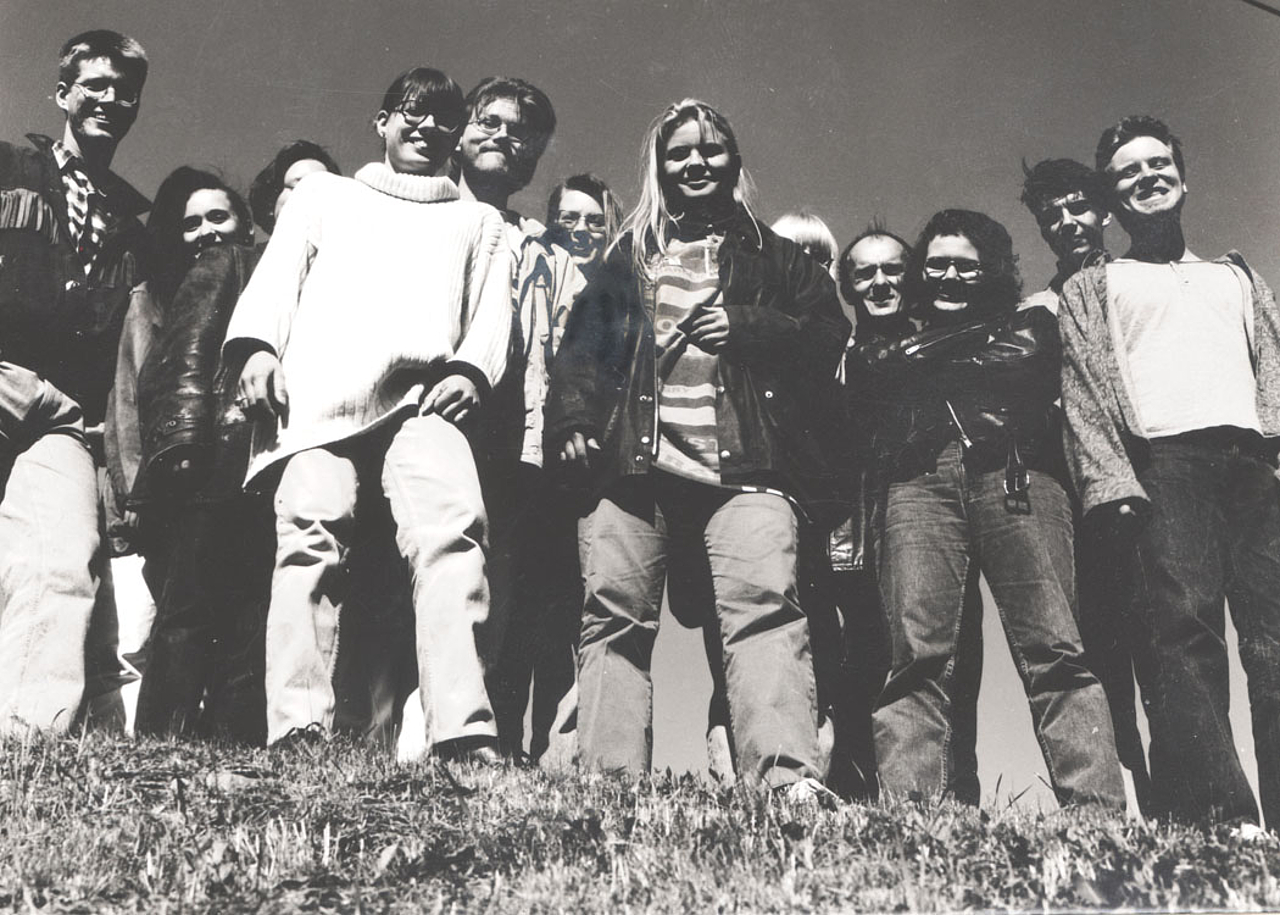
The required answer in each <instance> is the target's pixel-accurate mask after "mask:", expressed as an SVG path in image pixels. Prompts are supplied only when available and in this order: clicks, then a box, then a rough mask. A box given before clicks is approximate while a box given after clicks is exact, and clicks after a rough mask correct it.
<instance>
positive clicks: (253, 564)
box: [136, 495, 275, 745]
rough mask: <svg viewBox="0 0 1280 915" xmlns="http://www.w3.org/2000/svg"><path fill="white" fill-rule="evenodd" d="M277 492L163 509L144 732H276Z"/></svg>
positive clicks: (156, 523) (257, 738) (142, 699)
mask: <svg viewBox="0 0 1280 915" xmlns="http://www.w3.org/2000/svg"><path fill="white" fill-rule="evenodd" d="M274 520H275V519H274V514H273V512H272V509H271V502H270V500H269V499H267V498H265V497H260V496H250V495H245V496H238V497H233V498H230V499H227V500H225V501H219V502H207V503H196V504H182V505H175V506H172V507H164V508H157V509H154V510H153V511H152V513H151V515H150V516H149V517H148V518H147V520H146V522H145V523H146V529H147V532H148V533H147V535H146V536H147V543H148V545H149V548H148V549H147V551H146V558H147V568H146V572H145V574H146V576H147V578H148V583H149V584H150V585H151V588H152V593H153V595H154V596H155V599H156V617H155V622H154V623H153V625H152V629H151V639H150V647H149V657H148V662H147V669H146V673H145V675H144V676H143V678H142V687H141V690H140V692H139V694H138V714H137V724H136V730H137V732H138V733H139V734H203V735H209V736H218V737H224V738H228V739H232V740H237V741H241V742H244V743H251V744H259V745H260V744H263V743H264V742H265V741H266V702H265V693H264V687H263V671H264V665H265V660H264V647H263V644H264V643H263V637H264V634H265V631H266V610H267V603H268V600H269V598H270V594H271V568H272V562H273V558H274V556H275V525H274Z"/></svg>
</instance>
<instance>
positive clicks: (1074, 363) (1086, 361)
mask: <svg viewBox="0 0 1280 915" xmlns="http://www.w3.org/2000/svg"><path fill="white" fill-rule="evenodd" d="M1106 301H1107V292H1106V267H1105V266H1097V267H1090V268H1087V269H1085V270H1082V271H1080V272H1078V273H1077V274H1076V275H1075V276H1073V277H1072V278H1071V279H1070V280H1068V281H1067V283H1066V285H1065V286H1064V287H1063V290H1062V301H1061V306H1060V308H1059V311H1058V328H1059V332H1060V333H1061V337H1062V374H1061V384H1062V408H1063V415H1064V416H1065V418H1066V423H1065V424H1064V427H1063V444H1064V447H1065V450H1066V455H1067V468H1068V470H1069V471H1070V472H1071V477H1072V480H1073V482H1074V483H1075V487H1076V492H1077V493H1078V494H1079V496H1080V500H1081V503H1082V505H1083V507H1084V511H1085V512H1086V514H1088V513H1089V512H1092V511H1093V510H1094V509H1095V508H1099V507H1100V506H1103V505H1106V504H1108V503H1114V504H1116V505H1117V506H1118V505H1119V504H1120V503H1124V502H1126V501H1127V500H1137V501H1140V502H1144V503H1145V502H1147V501H1148V498H1147V494H1146V491H1145V490H1144V489H1143V488H1142V485H1141V484H1140V483H1139V482H1138V477H1137V474H1136V472H1135V471H1134V469H1133V464H1132V463H1131V461H1130V460H1129V455H1128V451H1127V449H1126V447H1125V440H1124V434H1125V433H1124V430H1125V428H1126V424H1125V419H1124V416H1123V415H1122V409H1121V406H1120V402H1119V399H1118V395H1117V387H1118V386H1120V385H1122V384H1123V382H1122V381H1121V379H1120V378H1119V366H1118V364H1117V362H1116V358H1115V354H1114V350H1113V348H1112V347H1113V346H1114V341H1113V340H1112V337H1111V329H1110V327H1109V326H1108V322H1107V315H1106ZM1129 504H1130V505H1132V504H1134V503H1133V502H1129ZM1116 510H1117V511H1118V507H1117V509H1116Z"/></svg>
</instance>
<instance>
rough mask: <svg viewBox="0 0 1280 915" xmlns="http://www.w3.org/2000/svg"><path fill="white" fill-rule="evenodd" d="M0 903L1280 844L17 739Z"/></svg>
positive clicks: (522, 890) (4, 791)
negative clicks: (797, 806) (793, 805)
mask: <svg viewBox="0 0 1280 915" xmlns="http://www.w3.org/2000/svg"><path fill="white" fill-rule="evenodd" d="M0 753H3V761H2V762H0V910H15V911H22V912H27V911H46V912H50V911H57V912H65V911H83V912H101V911H120V912H136V911H173V910H185V909H196V910H213V911H237V912H238V911H245V910H254V911H262V912H277V911H278V912H292V911H299V910H303V911H344V912H348V911H362V912H383V911H414V912H418V911H427V912H447V911H499V912H505V911H536V912H617V911H647V910H654V911H675V912H705V911H723V912H735V911H742V912H762V911H835V910H838V911H855V910H856V911H895V910H898V911H902V910H911V911H917V910H918V911H954V910H958V909H1000V910H1006V909H1014V910H1028V909H1035V910H1044V909H1049V910H1062V909H1081V908H1092V907H1099V906H1105V907H1122V908H1130V909H1161V910H1170V909H1172V910H1186V909H1192V908H1196V909H1232V910H1249V909H1252V910H1268V909H1271V910H1274V909H1276V908H1277V907H1280V886H1278V885H1277V882H1276V879H1275V878H1274V877H1273V876H1272V875H1273V873H1275V872H1277V870H1280V841H1277V840H1275V839H1272V838H1266V839H1263V840H1261V841H1254V842H1243V841H1241V840H1239V839H1238V838H1236V837H1234V836H1232V835H1230V834H1229V833H1228V832H1227V831H1226V830H1219V831H1217V832H1214V833H1207V834H1206V833H1202V832H1199V831H1195V830H1189V829H1179V828H1172V827H1157V826H1151V825H1142V824H1137V823H1133V822H1129V821H1125V820H1121V819H1117V818H1113V817H1107V816H1103V815H1101V814H1099V813H1097V812H1090V811H1067V812H1056V811H1055V812H1052V813H1032V812H1026V811H1019V810H1014V809H1007V810H1003V811H975V810H971V809H967V808H961V807H956V806H952V805H922V804H912V803H901V804H894V805H881V806H874V807H866V806H859V805H848V806H841V807H839V808H838V809H820V808H817V807H812V806H805V807H799V808H793V807H791V806H789V805H787V804H784V803H780V802H779V801H777V800H776V799H769V798H766V797H761V796H759V795H757V794H754V793H752V792H749V791H742V790H740V791H735V792H717V791H715V790H714V789H711V788H709V787H708V786H706V785H705V784H703V783H702V782H700V781H698V780H696V779H693V778H682V779H673V778H669V777H665V778H663V777H659V778H654V779H652V780H642V781H640V782H631V781H626V780H622V779H614V778H606V777H601V776H590V777H574V776H566V775H554V774H548V773H543V772H539V771H537V770H524V769H515V768H491V769H485V768H472V767H467V766H459V765H454V766H452V767H451V768H450V769H445V768H443V767H440V766H435V765H426V764H424V765H415V766H397V765H396V764H395V763H394V762H392V761H390V760H387V759H385V758H383V757H380V756H375V755H374V754H372V753H371V752H370V751H369V750H367V749H366V748H364V747H359V746H354V745H351V744H347V743H341V742H336V743H333V744H329V745H324V746H320V747H316V748H311V749H302V750H294V751H289V752H277V751H265V750H256V751H250V750H239V749H231V748H227V747H220V746H214V745H209V744H174V743H156V742H145V741H144V742H139V743H129V742H124V741H119V740H115V739H112V738H109V737H105V736H96V735H94V736H89V737H85V738H82V739H79V740H77V739H73V738H61V739H46V738H32V739H29V740H27V741H9V742H7V743H5V744H3V745H2V746H0Z"/></svg>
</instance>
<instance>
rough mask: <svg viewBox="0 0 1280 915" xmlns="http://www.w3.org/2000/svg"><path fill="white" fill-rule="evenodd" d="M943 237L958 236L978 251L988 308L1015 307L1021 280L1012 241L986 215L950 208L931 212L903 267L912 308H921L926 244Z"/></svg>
mask: <svg viewBox="0 0 1280 915" xmlns="http://www.w3.org/2000/svg"><path fill="white" fill-rule="evenodd" d="M943 235H962V236H964V237H965V238H967V239H969V241H970V242H971V243H972V244H973V246H974V247H975V248H977V249H978V260H979V261H980V262H981V263H982V269H983V273H984V275H985V277H986V280H987V283H986V286H987V289H988V292H989V295H990V298H989V299H988V301H989V303H990V307H991V308H992V309H993V310H996V311H1005V310H1008V309H1010V308H1013V307H1015V306H1016V305H1017V304H1018V301H1019V300H1020V299H1021V297H1022V277H1021V276H1019V274H1018V256H1017V255H1016V254H1014V253H1013V239H1012V238H1010V237H1009V232H1008V230H1007V229H1005V227H1004V226H1002V225H1001V224H1000V223H998V222H996V221H995V220H994V219H992V218H991V217H990V216H988V215H987V214H986V213H978V212H976V211H974V210H961V209H950V210H942V211H940V212H938V213H935V214H934V215H933V216H932V217H931V218H930V219H929V222H928V223H927V224H926V225H925V227H924V231H923V232H921V233H920V238H919V239H918V240H917V241H916V244H915V248H914V250H913V251H912V253H911V260H910V262H909V263H908V266H907V282H906V289H907V300H908V301H909V302H910V303H911V304H912V306H913V307H914V308H916V309H919V308H921V307H922V306H923V305H924V298H925V296H924V292H925V282H924V261H925V257H926V255H927V253H928V249H929V242H931V241H933V240H934V239H935V238H938V237H940V236H943Z"/></svg>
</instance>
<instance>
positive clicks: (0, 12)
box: [0, 0, 1280, 792]
mask: <svg viewBox="0 0 1280 915" xmlns="http://www.w3.org/2000/svg"><path fill="white" fill-rule="evenodd" d="M93 27H108V28H114V29H117V30H119V31H123V32H126V33H128V34H131V35H133V36H134V37H136V38H137V39H138V40H139V41H141V42H142V43H143V45H144V46H145V47H146V48H147V50H148V53H149V55H150V59H151V76H150V78H149V80H148V82H147V87H146V91H145V93H144V95H143V105H142V111H141V114H140V117H139V119H138V122H137V125H136V126H135V127H134V129H133V132H132V133H131V134H130V136H129V137H128V138H127V139H126V141H125V143H124V144H123V145H122V146H121V148H120V151H119V153H118V154H117V157H116V162H115V165H116V169H117V171H119V172H120V173H121V174H122V175H123V176H125V177H126V178H128V179H129V180H131V181H132V182H133V183H134V184H136V185H137V187H138V188H139V190H141V191H142V192H143V193H145V194H148V195H150V194H152V193H153V192H154V190H155V188H156V186H157V185H158V184H159V182H160V180H161V179H162V178H163V177H164V176H165V175H166V174H167V173H168V172H169V171H170V170H172V169H173V168H174V167H176V166H178V165H181V164H184V163H189V164H197V165H214V166H217V167H219V168H220V169H221V170H222V171H223V173H224V174H225V175H226V177H227V178H228V179H229V180H230V182H231V183H232V184H234V185H236V186H238V187H240V188H241V189H245V188H247V185H248V182H249V180H250V179H251V178H252V176H253V175H254V174H255V173H256V172H257V170H258V169H259V168H261V167H262V165H264V164H265V163H266V161H267V160H268V159H269V157H270V156H271V155H272V154H273V153H274V151H275V150H276V149H277V148H278V147H280V146H281V145H283V144H284V143H285V142H288V141H289V140H293V139H295V138H298V137H305V138H308V139H313V140H316V141H318V142H320V143H322V144H323V145H325V146H327V147H329V148H330V149H331V150H332V151H333V152H334V154H335V155H336V157H337V158H338V160H339V162H340V163H341V164H342V166H343V168H344V170H345V171H346V172H347V173H348V174H350V173H351V172H352V171H354V170H355V169H356V168H357V167H358V166H359V165H361V164H363V163H364V162H366V161H368V160H370V159H373V158H378V157H380V151H379V149H378V144H377V143H376V138H375V136H374V134H373V132H372V129H371V127H370V120H371V118H372V116H373V114H374V113H375V110H376V108H377V106H378V102H379V100H380V98H381V95H382V93H383V91H384V90H385V88H386V86H387V85H388V84H389V83H390V82H391V80H392V78H393V77H394V76H395V75H396V74H397V73H399V72H400V71H402V70H405V69H407V68H408V67H411V66H414V65H419V64H426V65H430V66H434V67H438V68H440V69H443V70H444V71H446V72H447V73H449V74H450V75H451V76H453V77H454V78H455V79H456V80H457V81H458V82H459V83H460V84H462V86H463V88H464V89H467V88H469V87H470V86H472V85H474V84H475V83H476V82H477V81H478V80H479V79H480V78H482V77H484V76H487V75H491V74H508V75H513V76H522V77H525V78H527V79H529V80H531V81H532V82H534V83H536V84H538V85H539V86H541V87H542V88H543V89H545V90H546V91H547V93H548V94H549V95H550V97H551V99H552V101H553V103H554V104H555V107H556V111H557V114H558V116H559V120H560V128H559V130H558V132H557V135H556V138H555V140H554V142H553V143H552V145H551V147H550V149H549V150H548V152H547V154H546V155H545V156H544V158H543V160H542V164H541V166H540V167H539V170H538V174H537V177H536V179H535V181H534V183H533V185H532V186H531V187H530V188H529V189H527V190H526V191H525V192H524V193H522V194H521V195H519V196H518V197H517V198H515V201H514V202H515V204H516V206H517V207H518V208H519V209H521V210H522V211H523V212H525V213H527V214H529V215H535V216H539V217H541V215H542V214H543V213H544V212H545V200H546V194H547V191H548V190H549V188H550V186H551V184H552V183H553V182H554V181H555V180H556V179H558V178H560V177H563V176H565V175H568V174H573V173H575V172H579V171H584V170H591V171H595V172H596V173H598V174H599V175H601V176H602V177H603V178H605V179H606V180H607V181H609V182H610V183H611V184H613V185H614V187H615V188H616V189H617V191H618V192H619V193H620V194H621V196H622V198H623V200H624V203H625V202H630V201H633V200H634V199H635V193H636V187H637V184H636V173H637V158H638V154H639V146H640V140H641V137H642V134H643V131H644V129H645V126H646V125H647V124H648V122H649V121H650V120H651V119H652V118H653V117H654V116H655V115H656V114H657V113H658V112H659V111H660V110H661V109H662V108H663V107H664V106H665V105H666V104H667V103H669V102H671V101H674V100H676V99H679V98H682V97H684V96H695V97H699V98H702V99H704V100H706V101H708V102H710V103H711V104H713V105H714V106H716V107H718V108H719V109H721V110H722V111H723V112H724V113H725V114H726V115H727V116H728V117H729V119H730V121H731V123H732V124H733V125H734V127H735V129H736V131H737V134H738V138H739V141H740V144H741V147H742V154H743V159H744V162H745V164H746V166H747V168H748V169H750V170H751V172H752V173H753V174H754V175H755V178H756V181H757V184H758V185H759V187H760V190H761V201H760V202H761V205H762V206H761V209H762V211H763V215H764V216H765V217H766V218H768V219H773V218H774V217H776V216H778V215H780V214H781V213H782V212H784V211H786V210H788V209H791V208H796V207H800V206H808V207H810V208H812V209H813V210H815V211H816V212H817V213H818V214H820V215H821V216H823V217H825V218H826V219H827V221H828V222H829V223H830V225H831V226H832V228H833V229H834V231H835V233H836V236H837V238H839V239H840V240H841V241H842V242H843V241H845V240H847V239H848V238H850V237H851V236H852V235H853V234H854V233H856V232H857V231H858V230H860V229H861V228H862V227H863V226H864V225H865V224H866V223H867V222H868V221H869V220H870V219H871V218H872V217H875V216H880V217H882V218H884V219H885V220H886V221H887V223H888V224H889V226H890V227H891V228H893V229H895V230H897V231H898V232H900V233H901V234H903V235H906V236H908V237H912V236H914V235H915V234H916V233H917V232H918V231H919V230H920V228H921V227H922V226H923V224H924V222H925V221H926V220H927V218H928V217H929V215H930V214H932V213H933V212H935V211H936V210H938V209H941V208H943V207H948V206H964V207H969V208H973V209H978V210H983V211H985V212H987V213H989V214H991V215H992V216H994V217H995V218H997V219H999V220H1000V221H1002V222H1003V223H1005V225H1006V226H1008V228H1009V230H1010V231H1011V233H1012V234H1013V237H1014V241H1015V246H1016V247H1017V249H1018V251H1019V252H1020V254H1021V258H1022V260H1021V263H1022V268H1023V273H1024V280H1025V283H1026V288H1027V289H1028V290H1033V289H1036V288H1040V287H1041V286H1043V284H1044V283H1045V281H1046V280H1047V279H1048V277H1049V275H1050V274H1051V273H1052V258H1051V257H1050V255H1049V254H1048V252H1047V250H1046V249H1045V248H1044V246H1043V244H1042V243H1041V241H1040V238H1039V236H1038V234H1037V233H1036V229H1035V223H1034V221H1033V220H1032V219H1031V217H1030V215H1029V214H1027V213H1026V212H1025V211H1024V210H1023V209H1022V207H1021V205H1020V204H1019V203H1018V192H1019V188H1020V183H1021V172H1020V170H1019V161H1020V160H1021V159H1022V158H1026V159H1027V160H1028V161H1030V162H1034V161H1036V160H1038V159H1041V158H1045V157H1049V156H1055V157H1056V156H1071V157H1075V158H1078V159H1081V160H1083V161H1085V162H1089V163H1091V162H1092V159H1093V149H1094V146H1095V144H1096V142H1097V138H1098V135H1099V134H1100V133H1101V131H1102V129H1103V128H1104V127H1106V126H1107V125H1108V124H1110V123H1112V122H1114V121H1116V120H1117V119H1119V118H1120V117H1122V116H1123V115H1126V114H1131V113H1149V114H1154V115H1157V116H1159V117H1161V118H1164V119H1165V120H1167V121H1168V122H1169V124H1170V125H1171V126H1172V127H1173V129H1174V131H1175V132H1176V133H1177V134H1178V135H1179V136H1181V138H1182V140H1183V142H1184V146H1185V151H1186V158H1187V171H1188V184H1189V186H1190V189H1191V193H1190V197H1189V200H1188V204H1187V209H1186V223H1187V227H1188V240H1189V244H1190V245H1191V247H1192V249H1193V250H1194V251H1196V252H1197V253H1199V254H1201V255H1203V256H1211V255H1214V254H1217V253H1220V252H1221V251H1223V250H1225V249H1227V248H1232V247H1234V248H1238V249H1240V250H1241V251H1243V252H1244V254H1245V255H1246V257H1248V258H1249V259H1250V261H1251V262H1252V263H1253V264H1254V266H1255V267H1256V268H1257V269H1258V270H1260V271H1261V272H1262V273H1263V274H1264V275H1265V276H1266V277H1268V278H1269V279H1270V280H1271V281H1272V283H1273V284H1275V283H1276V282H1277V281H1278V280H1280V250H1278V248H1280V207H1278V206H1277V203H1278V202H1280V100H1278V93H1277V86H1278V85H1280V18H1277V17H1274V16H1271V15H1268V14H1267V13H1265V12H1263V11H1261V10H1259V9H1256V8H1253V7H1251V6H1248V5H1246V4H1245V3H1244V2H1242V0H1074V2H1048V0H1003V2H998V0H932V2H926V0H790V2H764V0H749V2H746V0H744V2H725V0H671V2H655V0H565V2H556V3H549V2H535V0H520V2H514V0H439V2H409V0H363V2H356V0H289V2H285V0H252V2H248V0H246V2H234V3H231V2H219V0H198V2H195V0H94V2H79V0H0V67H2V68H3V73H2V74H0V87H3V88H0V124H2V125H3V127H4V130H3V134H2V136H3V138H4V139H8V140H11V141H13V140H18V139H20V138H21V135H22V134H23V133H26V132H29V131H38V132H44V133H49V134H54V135H56V134H58V133H59V132H60V131H61V112H59V111H58V110H57V109H56V108H55V107H54V105H53V101H52V95H53V88H54V84H55V82H56V80H57V66H56V56H57V51H58V48H59V46H60V44H61V42H62V41H63V40H65V39H66V38H68V37H70V36H71V35H72V34H74V33H75V32H78V31H81V30H84V29H86V28H93ZM1109 244H1110V246H1111V247H1112V249H1113V250H1116V251H1119V250H1120V249H1122V248H1123V247H1124V236H1123V233H1122V232H1121V231H1120V230H1119V229H1118V228H1113V229H1112V230H1111V231H1110V235H1109ZM987 618H988V632H989V634H992V635H998V630H993V629H992V626H993V625H994V624H993V622H992V621H993V620H994V618H995V614H994V613H993V612H992V613H988V615H987ZM672 640H673V638H672V635H671V634H668V635H667V636H666V637H664V640H663V641H664V645H665V644H667V643H668V642H669V641H672ZM674 641H677V642H678V641H680V640H679V639H674ZM988 641H989V642H990V643H992V644H991V645H989V651H991V650H995V651H999V652H1002V653H1004V654H1007V649H1005V648H1004V646H1003V644H1002V640H1000V639H998V638H994V639H988ZM691 645H694V646H696V640H693V641H687V642H685V643H683V644H681V645H678V646H676V648H675V649H673V650H671V651H668V652H667V653H666V654H667V658H664V659H663V661H662V663H663V665H664V666H662V667H660V668H659V674H660V675H662V676H663V677H664V678H665V682H664V683H662V684H660V689H661V692H660V694H659V703H660V705H659V708H660V711H661V712H662V713H663V715H665V716H666V718H667V719H669V720H670V721H672V722H674V723H673V724H671V725H669V726H667V727H662V728H660V730H659V734H658V747H657V759H656V761H657V762H658V763H659V764H660V765H668V764H670V765H673V766H676V767H677V768H681V767H685V766H696V765H699V764H700V763H701V757H700V753H701V749H700V744H699V742H698V740H697V739H696V738H697V733H696V731H697V727H696V724H695V722H696V719H697V718H698V717H699V710H700V708H701V705H700V703H701V699H700V698H698V697H700V696H701V695H702V692H701V691H703V690H705V682H704V681H703V680H702V679H701V678H699V677H697V676H687V675H682V676H680V677H678V678H677V677H675V676H674V671H676V670H680V671H688V670H695V671H696V670H697V667H696V665H692V666H691V665H689V664H688V663H685V661H687V655H688V653H689V652H690V651H692V649H691V648H690V646H691ZM1011 670H1012V668H1011V667H1010V668H1008V670H1007V671H1004V672H1003V673H1002V671H1001V667H1000V665H999V664H995V665H994V666H993V667H992V673H993V674H995V675H999V676H997V677H993V678H992V679H993V685H992V686H991V688H989V689H988V690H987V695H986V696H985V697H984V702H986V703H991V702H995V701H996V700H997V698H998V699H999V701H1000V702H1002V703H1004V706H1002V707H1001V708H1007V709H1009V710H1011V711H1010V714H1004V713H1001V714H996V712H999V711H1000V708H997V707H996V706H991V708H992V709H993V710H994V711H993V712H992V713H991V714H988V715H987V716H986V717H987V718H988V719H994V721H988V726H989V727H995V728H996V730H994V731H992V730H989V729H988V730H986V731H984V734H985V737H984V739H985V740H986V742H987V745H988V747H990V750H989V751H988V752H987V753H985V754H984V766H983V772H984V790H985V791H988V792H989V791H991V790H992V789H993V788H994V781H995V773H996V772H1005V774H1006V778H1005V783H1004V785H1003V789H1002V790H1008V789H1009V788H1010V785H1013V787H1014V788H1015V790H1017V789H1020V788H1021V787H1024V786H1026V785H1027V784H1034V783H1035V775H1034V768H1033V767H1034V765H1035V764H1036V763H1035V758H1036V756H1037V755H1038V754H1037V753H1036V752H1035V746H1034V743H1033V742H1029V741H1030V735H1029V733H1026V734H1023V732H1026V731H1029V725H1028V722H1027V720H1026V715H1025V711H1024V710H1025V703H1024V702H1023V701H1022V700H1021V698H1020V697H1019V696H1018V695H1017V694H1018V693H1020V687H1019V686H1018V684H1017V683H1016V681H1013V680H1011V679H1009V678H1010V676H1011V674H1010V673H1009V671H1011ZM664 672H665V673H664ZM698 673H700V671H698ZM1000 677H1003V679H1001V678H1000ZM1010 699H1012V700H1013V701H1012V702H1011V703H1010ZM984 707H986V706H984ZM1018 715H1020V716H1021V717H1020V718H1018V717H1016V716H1018ZM1237 720H1239V721H1241V722H1243V721H1245V720H1247V719H1244V718H1243V717H1239V718H1238V719H1237ZM1011 735H1016V737H1017V740H1016V741H1014V742H1012V743H1011V742H1010V741H1013V739H1014V738H1013V736H1011ZM1239 736H1242V737H1243V735H1239ZM1024 738H1025V739H1024ZM1242 742H1243V741H1242Z"/></svg>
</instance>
